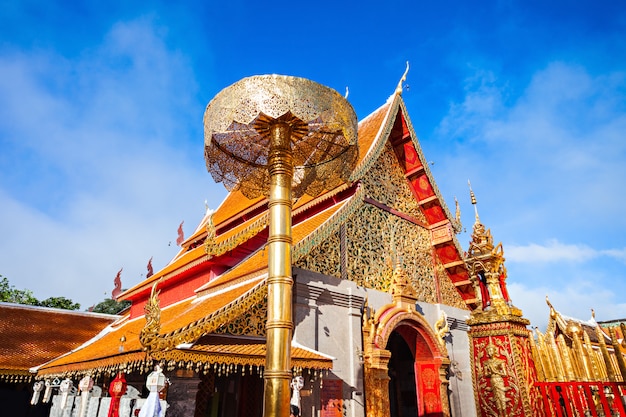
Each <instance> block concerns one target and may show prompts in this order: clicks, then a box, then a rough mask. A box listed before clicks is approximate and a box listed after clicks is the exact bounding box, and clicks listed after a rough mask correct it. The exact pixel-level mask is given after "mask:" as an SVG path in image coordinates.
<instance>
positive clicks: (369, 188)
mask: <svg viewBox="0 0 626 417" xmlns="http://www.w3.org/2000/svg"><path fill="white" fill-rule="evenodd" d="M362 183H363V185H364V188H365V195H367V196H368V197H371V198H373V199H374V200H376V201H379V202H381V203H383V204H385V205H387V206H389V207H393V208H394V209H396V210H398V211H400V212H402V213H405V214H409V215H411V216H412V217H415V218H416V219H418V220H420V221H421V222H423V223H427V221H426V218H425V217H424V214H423V213H422V211H421V210H420V208H419V205H418V203H417V200H416V199H415V197H414V196H413V194H412V193H411V190H410V188H409V186H408V184H407V180H406V179H405V178H404V174H403V172H402V169H401V168H400V165H399V164H398V158H397V157H396V155H395V153H394V151H393V149H392V148H391V145H389V142H387V145H386V146H385V149H384V151H383V152H382V153H381V154H380V156H379V158H378V160H377V161H376V162H375V163H374V165H373V167H372V169H371V170H370V172H368V174H367V175H366V176H365V178H363V180H362Z"/></svg>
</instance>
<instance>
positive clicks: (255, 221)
mask: <svg viewBox="0 0 626 417" xmlns="http://www.w3.org/2000/svg"><path fill="white" fill-rule="evenodd" d="M389 145H391V146H392V148H393V150H394V153H395V155H396V156H397V159H398V162H399V164H400V165H401V167H402V169H403V171H404V176H405V178H406V180H407V183H408V185H409V187H410V188H411V192H412V194H413V195H414V197H415V198H416V200H417V202H418V205H419V208H420V210H421V212H422V213H423V215H424V218H425V219H426V223H423V222H421V221H418V220H416V219H414V218H412V219H409V220H410V221H412V222H414V223H419V225H420V227H423V228H426V229H427V230H429V231H430V236H431V240H432V246H433V248H434V251H433V252H434V254H435V256H436V257H437V259H438V261H439V262H440V263H441V265H443V268H444V270H445V271H446V273H447V275H448V277H449V278H450V280H451V281H452V283H453V285H454V286H455V288H456V289H457V291H458V292H459V294H460V295H461V297H462V299H463V300H464V301H465V303H467V305H468V306H469V307H470V308H471V307H473V306H474V303H475V302H476V299H475V295H474V293H473V288H472V285H471V284H470V282H469V279H468V275H467V270H466V269H465V266H464V263H463V251H462V250H461V249H460V247H459V244H458V242H457V240H456V237H455V235H454V234H455V230H456V229H457V227H458V225H456V224H455V222H454V219H453V218H452V216H451V215H450V213H449V211H448V209H447V207H446V205H445V203H444V201H443V199H442V198H441V195H440V193H439V191H438V189H437V187H436V185H435V182H434V180H433V177H432V174H431V172H430V169H429V167H428V164H427V163H426V162H425V161H426V160H425V158H424V156H423V154H422V151H421V148H420V147H419V144H418V142H417V138H416V135H415V132H414V131H413V128H412V126H411V124H410V121H409V119H408V116H407V113H406V109H405V107H404V102H403V100H402V97H401V95H400V94H394V95H393V96H391V97H390V98H389V100H387V102H386V103H385V104H384V105H383V106H381V107H380V108H378V109H377V110H375V111H374V112H373V113H372V114H370V115H369V116H367V117H366V118H365V119H363V120H362V121H361V122H360V123H359V129H358V146H359V158H358V161H357V164H356V167H355V169H354V171H353V174H352V177H351V183H349V184H344V185H341V186H339V187H337V188H335V189H333V190H326V191H324V192H323V193H322V194H321V195H319V196H317V197H311V196H307V195H305V196H303V197H301V198H299V199H298V200H296V201H295V202H294V204H293V212H292V216H293V218H292V224H293V228H292V237H293V249H292V259H293V261H294V262H296V261H297V260H298V259H299V258H300V257H302V256H305V255H306V254H307V253H308V252H309V251H310V250H311V249H312V248H313V247H314V246H315V245H316V244H318V243H320V242H321V241H323V240H324V239H325V238H327V237H328V236H330V235H331V234H332V233H335V232H337V231H338V230H339V227H340V225H341V224H342V222H345V219H346V218H348V217H349V216H350V215H351V214H352V213H354V212H355V210H356V209H357V208H358V207H360V206H362V205H363V204H364V201H365V200H366V196H365V195H363V192H362V189H361V187H360V180H361V178H362V177H363V176H364V175H365V174H366V173H368V171H369V170H370V169H371V168H372V166H373V164H374V162H375V161H376V160H377V159H378V158H379V156H380V155H381V153H382V152H383V151H384V149H385V146H389ZM392 211H393V210H392ZM396 214H397V213H396ZM400 214H401V213H400ZM405 217H407V216H405ZM267 223H268V218H267V200H266V199H265V198H264V197H258V198H255V199H247V198H246V197H244V196H243V195H242V194H241V193H240V192H238V191H235V192H231V193H229V194H228V196H227V197H226V199H225V200H224V201H223V202H222V204H221V205H220V206H219V207H218V208H217V210H216V211H215V212H213V213H207V215H206V216H205V217H204V218H203V219H202V221H201V222H200V225H199V226H198V228H197V229H196V231H195V232H194V233H193V234H192V235H191V236H190V237H188V238H187V239H186V240H185V241H184V242H183V244H182V248H181V250H180V251H179V253H178V254H177V255H176V256H175V257H174V259H173V260H172V261H171V262H170V263H169V264H168V265H166V266H165V267H164V268H163V269H162V270H160V271H157V272H156V273H155V274H154V275H153V276H151V277H150V278H148V279H146V280H144V281H143V282H141V283H140V284H138V285H136V286H134V287H133V288H130V289H129V290H127V291H125V292H124V293H123V294H122V295H121V297H120V299H128V300H131V301H132V302H133V305H132V307H131V310H130V313H129V314H127V315H126V316H124V318H123V319H121V320H120V321H118V322H117V323H116V324H115V325H112V326H109V327H108V328H107V331H106V332H103V334H102V335H100V336H99V337H98V338H97V339H94V340H93V341H92V342H91V343H89V344H87V345H85V346H84V347H83V348H81V349H79V350H76V351H75V352H72V353H71V354H69V355H66V356H64V357H61V358H58V359H56V360H54V361H52V362H50V363H48V364H46V365H45V366H43V367H42V368H41V370H40V374H41V375H60V374H68V373H70V374H72V373H74V374H80V373H81V372H82V373H84V372H86V371H88V370H90V369H94V368H95V369H96V372H107V373H112V372H114V371H115V370H116V369H118V368H119V367H121V366H122V365H123V364H126V365H124V366H126V369H129V368H130V369H142V368H147V369H150V366H149V364H148V357H147V356H146V353H145V352H144V350H143V349H144V347H145V346H142V345H141V343H140V342H139V337H138V335H139V334H140V333H141V331H142V329H143V328H144V326H145V325H146V320H145V318H144V316H143V314H144V313H143V309H144V306H146V305H147V303H148V300H149V298H150V293H151V290H152V288H153V287H154V286H156V288H157V289H158V290H160V291H161V294H160V295H159V302H160V304H161V306H160V323H159V324H160V328H159V330H158V335H153V336H154V337H155V343H156V344H157V345H158V346H160V348H159V349H157V351H156V353H155V352H152V353H151V354H152V358H158V359H162V360H168V359H169V360H171V358H187V359H185V360H188V359H189V358H192V357H193V358H195V357H196V356H197V355H201V354H202V355H205V359H204V361H205V362H211V361H212V360H213V359H210V358H209V357H208V356H211V355H212V354H213V353H214V346H213V345H211V344H210V343H209V344H207V343H208V342H206V340H208V339H205V337H207V336H206V335H209V334H211V333H212V332H214V331H215V330H216V329H219V328H220V326H222V325H224V324H225V323H227V321H228V320H233V319H235V318H236V317H239V316H242V315H244V314H246V312H247V310H248V308H249V307H250V306H251V305H253V304H254V303H257V302H259V300H264V297H265V296H266V276H267V252H266V251H265V244H266V241H267ZM263 302H264V301H263ZM211 340H214V341H215V339H211ZM201 341H202V342H201ZM212 343H213V342H212ZM188 344H192V346H193V347H191V348H190V347H189V346H188ZM183 345H184V346H185V347H183ZM253 345H255V344H254V343H252V342H250V343H249V344H248V349H250V351H249V352H248V353H249V354H250V355H252V356H255V357H256V356H259V355H262V352H261V348H260V347H258V346H257V347H253ZM179 347H181V348H180V349H179ZM248 353H246V354H243V356H246V355H247V354H248ZM231 354H232V357H233V358H234V357H237V358H241V354H240V353H237V352H235V350H234V349H233V350H232V352H231ZM194 355H195V356H194ZM207 355H208V356H207ZM238 355H239V356H238ZM294 355H295V356H294V357H293V358H292V361H293V362H294V363H300V364H301V365H303V367H306V366H305V365H307V364H308V366H309V367H324V368H327V367H330V362H329V359H328V358H327V357H324V355H323V354H319V353H316V355H318V356H315V357H314V358H307V356H306V355H305V354H304V352H301V351H298V350H294ZM225 357H226V356H225ZM224 360H226V359H224ZM233 360H234V359H233ZM237 360H239V359H237ZM255 360H256V359H255ZM189 361H190V363H191V362H192V359H189ZM298 361H299V362H298ZM294 366H295V365H294Z"/></svg>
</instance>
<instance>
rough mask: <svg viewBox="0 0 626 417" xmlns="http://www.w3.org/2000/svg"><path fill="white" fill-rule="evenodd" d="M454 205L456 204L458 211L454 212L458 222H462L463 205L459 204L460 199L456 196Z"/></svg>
mask: <svg viewBox="0 0 626 417" xmlns="http://www.w3.org/2000/svg"><path fill="white" fill-rule="evenodd" d="M454 205H455V206H456V212H455V213H454V218H455V220H456V222H457V224H459V225H460V224H461V207H460V206H459V200H457V199H456V196H455V197H454Z"/></svg>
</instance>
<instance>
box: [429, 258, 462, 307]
mask: <svg viewBox="0 0 626 417" xmlns="http://www.w3.org/2000/svg"><path fill="white" fill-rule="evenodd" d="M435 274H436V276H437V280H438V283H439V294H440V295H441V302H442V304H445V305H448V306H452V307H457V308H460V309H463V310H465V309H467V304H466V303H465V301H464V300H463V298H462V297H461V295H460V294H459V291H458V290H457V289H456V287H455V286H454V284H453V283H452V281H451V280H450V277H449V276H448V274H447V273H446V271H445V269H444V267H443V265H442V264H441V262H438V263H437V267H436V268H435Z"/></svg>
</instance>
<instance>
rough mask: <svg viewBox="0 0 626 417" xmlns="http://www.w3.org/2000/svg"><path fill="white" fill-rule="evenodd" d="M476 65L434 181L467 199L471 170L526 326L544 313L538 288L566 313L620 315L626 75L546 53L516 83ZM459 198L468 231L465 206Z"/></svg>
mask: <svg viewBox="0 0 626 417" xmlns="http://www.w3.org/2000/svg"><path fill="white" fill-rule="evenodd" d="M476 74H477V77H478V80H477V79H476V76H472V77H471V79H470V82H468V84H467V86H466V95H465V98H464V99H463V100H460V101H459V102H458V103H452V104H451V106H450V111H449V112H448V115H447V116H446V117H445V118H444V119H443V120H442V122H441V124H440V128H439V131H438V132H437V135H436V137H435V139H437V141H439V142H444V143H447V144H449V143H450V142H451V141H454V142H453V143H454V146H449V145H447V146H448V147H449V149H450V150H449V152H448V153H446V154H444V155H442V156H439V158H440V159H439V160H438V161H437V164H436V165H435V166H434V167H433V171H434V174H435V178H436V180H437V182H438V185H439V186H440V189H442V190H448V192H450V194H451V195H457V196H467V195H468V189H467V179H468V178H470V179H471V181H472V187H473V189H474V191H475V193H476V195H477V197H478V209H479V212H480V218H481V221H482V222H483V223H484V224H485V225H486V226H487V227H488V228H490V229H491V232H492V234H493V237H494V240H495V241H496V242H499V241H502V243H503V245H504V249H505V257H506V259H507V268H508V271H509V281H508V282H509V289H510V293H511V297H512V299H513V302H514V303H515V304H516V305H518V306H519V307H521V308H522V309H523V310H524V312H525V314H526V315H527V317H529V318H530V319H531V321H532V324H533V325H538V324H541V323H542V322H545V321H546V320H547V314H548V313H547V307H546V306H545V296H546V295H549V296H550V298H551V300H553V303H554V305H555V306H556V307H557V308H559V309H560V310H562V312H563V313H564V314H567V315H570V316H573V317H579V318H582V319H588V317H589V314H590V313H589V309H590V308H594V309H595V310H596V313H597V316H598V319H599V320H609V319H615V318H622V317H626V308H625V307H626V306H625V304H624V303H623V300H621V299H620V294H623V291H624V290H625V288H624V287H625V285H626V279H625V277H624V274H623V267H624V265H623V264H624V262H625V259H626V233H625V231H626V216H624V215H623V213H622V211H623V207H626V182H625V181H624V178H626V163H624V161H626V140H624V132H626V108H625V107H624V103H626V73H624V72H621V71H611V70H606V71H605V72H604V73H596V74H592V73H591V72H590V71H589V70H588V69H587V68H586V67H585V66H583V65H580V64H569V63H563V62H555V63H551V64H548V65H546V66H545V67H544V68H543V69H540V70H538V71H537V72H536V73H535V74H534V75H533V76H532V77H530V81H529V83H528V85H526V86H524V87H523V88H520V89H517V90H515V89H514V88H512V87H511V86H510V85H509V84H508V81H506V80H501V79H499V78H498V74H495V73H493V72H488V71H484V70H480V71H477V72H476ZM429 157H430V156H429ZM444 197H446V199H447V198H448V195H444ZM450 197H451V196H450ZM459 201H460V203H461V205H462V211H463V213H464V217H463V221H464V224H465V226H466V228H467V229H468V230H469V231H470V232H471V222H472V221H473V215H471V214H470V213H472V212H473V208H470V206H469V198H467V197H465V198H459ZM468 214H469V215H468ZM467 235H468V233H465V235H464V236H463V237H462V238H461V242H463V241H468V240H469V236H467Z"/></svg>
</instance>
